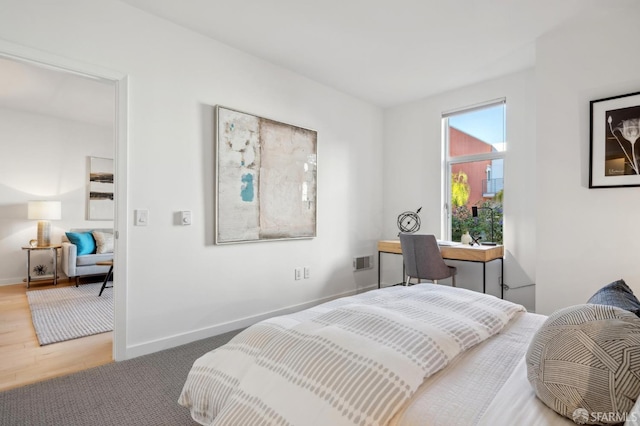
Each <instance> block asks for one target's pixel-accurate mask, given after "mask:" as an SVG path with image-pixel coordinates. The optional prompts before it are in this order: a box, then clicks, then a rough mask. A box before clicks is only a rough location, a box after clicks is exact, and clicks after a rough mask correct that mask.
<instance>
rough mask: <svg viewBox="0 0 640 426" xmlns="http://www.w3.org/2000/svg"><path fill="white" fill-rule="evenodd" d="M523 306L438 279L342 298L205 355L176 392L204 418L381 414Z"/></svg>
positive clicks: (368, 418)
mask: <svg viewBox="0 0 640 426" xmlns="http://www.w3.org/2000/svg"><path fill="white" fill-rule="evenodd" d="M523 309H524V308H522V307H521V306H520V305H516V304H512V303H510V302H507V301H503V300H500V299H497V298H494V297H492V296H486V295H483V294H480V293H476V292H471V291H468V290H462V289H452V288H450V287H444V286H436V285H417V286H412V287H408V288H407V287H391V288H385V289H381V290H375V291H371V292H368V293H365V294H361V295H357V296H352V297H348V298H343V299H339V300H336V301H333V302H329V303H327V304H324V305H320V306H318V307H315V308H312V309H310V310H307V311H303V312H301V313H298V314H293V315H289V316H284V317H278V318H274V319H271V320H267V321H265V322H262V323H260V324H257V325H256V326H253V327H251V328H250V329H248V330H245V331H244V332H242V333H240V334H239V335H238V336H236V338H234V340H232V342H230V343H229V344H227V345H226V346H224V347H222V348H219V349H217V350H215V351H212V352H210V353H209V354H206V355H204V356H203V357H201V358H200V359H198V360H197V361H196V362H195V363H194V366H193V368H192V370H191V372H190V373H189V377H188V378H187V382H186V383H185V386H184V389H183V392H182V394H181V396H180V400H179V402H180V403H181V404H182V405H184V406H187V407H189V408H190V410H191V414H192V417H193V418H194V419H195V420H196V421H198V422H200V423H201V424H231V425H233V424H256V423H260V422H266V423H269V424H305V425H307V424H331V425H338V424H367V425H369V424H386V423H387V422H388V421H389V419H390V418H391V416H392V415H393V414H394V413H395V412H396V411H397V409H398V408H399V407H400V406H402V405H403V404H404V403H405V401H407V400H408V398H409V397H410V396H411V394H412V393H413V392H414V391H415V389H416V388H417V387H418V386H419V385H420V383H421V382H422V381H423V378H424V377H427V376H430V375H431V374H433V373H434V372H436V371H438V370H439V369H441V368H443V367H444V366H446V365H447V364H448V363H449V362H450V361H451V360H452V359H454V357H456V355H458V354H459V353H460V352H462V351H464V350H466V349H468V348H469V347H471V346H473V345H475V344H477V343H479V342H481V341H483V340H485V339H487V338H488V337H490V336H491V335H493V334H495V333H497V332H499V331H500V330H501V329H502V328H503V327H504V325H505V324H507V323H508V322H509V321H510V319H511V318H512V317H513V316H514V315H515V314H516V313H517V312H520V311H522V310H523ZM421 424H424V423H421Z"/></svg>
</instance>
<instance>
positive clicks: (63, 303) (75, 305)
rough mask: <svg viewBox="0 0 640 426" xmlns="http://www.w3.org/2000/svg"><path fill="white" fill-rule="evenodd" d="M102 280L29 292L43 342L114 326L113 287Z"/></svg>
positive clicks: (35, 322)
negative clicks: (101, 289)
mask: <svg viewBox="0 0 640 426" xmlns="http://www.w3.org/2000/svg"><path fill="white" fill-rule="evenodd" d="M101 286H102V283H96V284H82V285H80V287H74V286H71V287H60V288H52V289H47V290H31V291H28V292H27V299H28V300H29V308H31V319H32V321H33V327H34V328H35V330H36V335H37V336H38V342H40V346H44V345H49V344H51V343H57V342H63V341H65V340H71V339H77V338H79V337H85V336H91V335H93V334H98V333H105V332H107V331H112V330H113V289H112V288H106V289H105V290H104V292H103V293H102V296H100V297H98V293H100V287H101Z"/></svg>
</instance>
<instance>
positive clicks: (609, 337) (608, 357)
mask: <svg viewBox="0 0 640 426" xmlns="http://www.w3.org/2000/svg"><path fill="white" fill-rule="evenodd" d="M526 363H527V378H528V379H529V382H530V383H531V385H532V386H533V389H534V390H535V393H536V395H537V396H538V398H539V399H540V400H542V402H544V403H545V404H546V405H547V406H548V407H549V408H551V409H552V410H554V411H556V412H557V413H559V414H561V415H563V416H565V417H568V418H570V419H572V420H574V421H576V422H579V423H580V424H617V423H620V422H621V421H624V416H626V415H627V413H629V412H630V411H631V409H632V408H633V405H634V403H635V400H636V398H637V397H638V395H639V394H640V318H638V317H637V316H635V315H634V314H632V313H630V312H629V311H626V310H623V309H620V308H617V307H614V306H608V305H596V304H585V305H576V306H570V307H568V308H564V309H561V310H559V311H556V312H554V313H553V314H552V315H551V316H549V318H547V320H546V321H545V322H544V324H542V327H540V329H539V330H538V331H537V332H536V334H535V335H534V337H533V339H532V340H531V343H530V345H529V349H528V351H527V355H526ZM620 419H622V420H620Z"/></svg>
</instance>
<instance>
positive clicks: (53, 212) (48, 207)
mask: <svg viewBox="0 0 640 426" xmlns="http://www.w3.org/2000/svg"><path fill="white" fill-rule="evenodd" d="M27 217H28V218H29V219H33V220H37V221H38V245H37V247H47V246H49V245H51V222H49V221H50V220H60V219H62V203H61V202H60V201H42V200H39V201H29V204H28V213H27Z"/></svg>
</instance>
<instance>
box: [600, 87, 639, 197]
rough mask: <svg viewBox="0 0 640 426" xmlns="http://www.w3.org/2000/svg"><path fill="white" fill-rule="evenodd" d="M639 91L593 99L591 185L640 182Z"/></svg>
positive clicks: (621, 185) (611, 186) (618, 184)
mask: <svg viewBox="0 0 640 426" xmlns="http://www.w3.org/2000/svg"><path fill="white" fill-rule="evenodd" d="M639 139H640V92H637V93H631V94H628V95H621V96H614V97H611V98H606V99H598V100H596V101H591V145H590V149H589V154H590V158H589V161H590V163H589V188H615V187H623V186H640V144H639V145H638V146H636V142H638V140H639Z"/></svg>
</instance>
